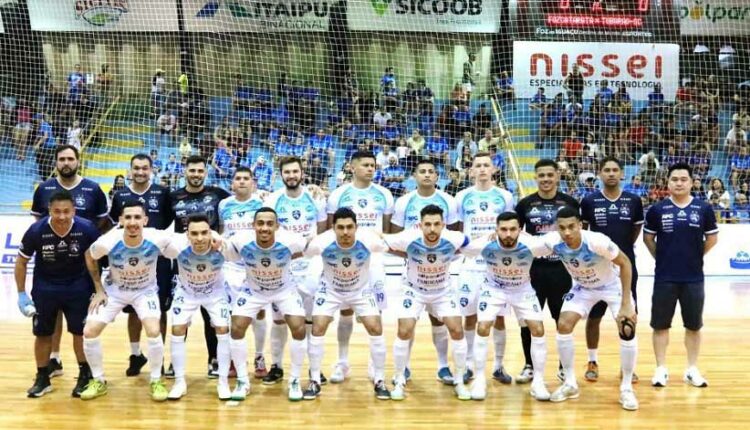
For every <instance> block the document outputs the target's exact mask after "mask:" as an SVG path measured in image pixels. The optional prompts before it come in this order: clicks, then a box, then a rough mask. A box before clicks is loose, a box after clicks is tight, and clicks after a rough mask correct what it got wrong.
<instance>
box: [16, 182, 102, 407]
mask: <svg viewBox="0 0 750 430" xmlns="http://www.w3.org/2000/svg"><path fill="white" fill-rule="evenodd" d="M47 207H48V208H49V215H48V216H46V217H44V218H42V219H41V220H39V221H37V222H35V223H34V224H33V225H32V226H31V227H29V229H28V230H27V231H26V233H24V235H23V239H22V240H21V247H20V248H19V250H18V258H17V259H16V267H15V280H16V289H17V290H18V307H19V309H21V312H22V313H23V314H24V315H26V316H28V317H33V318H34V325H33V333H34V336H35V340H34V356H35V358H36V367H37V374H36V380H35V381H34V385H33V386H32V387H31V388H29V390H28V391H27V394H28V396H29V397H41V396H43V395H45V394H46V393H49V392H50V391H52V385H51V384H50V380H49V378H50V375H49V373H50V366H49V362H50V352H51V347H52V334H53V332H54V330H55V324H56V321H57V315H58V313H59V312H62V313H63V314H64V315H65V319H66V320H67V321H68V331H69V332H70V333H71V334H72V335H73V350H74V351H75V354H76V359H77V360H78V369H79V370H78V383H77V384H76V387H75V388H74V389H73V397H80V395H81V392H82V391H83V389H84V387H85V384H86V383H87V382H88V380H89V378H91V369H90V368H89V365H88V363H86V356H85V355H84V353H83V337H82V336H83V322H84V321H85V320H86V314H87V311H88V305H89V299H90V298H91V293H92V291H93V284H92V283H91V278H90V277H89V276H88V273H87V272H86V269H85V267H86V263H85V257H84V253H85V252H86V251H88V248H89V246H91V244H92V243H94V241H95V240H96V239H97V238H98V237H99V231H98V230H97V229H96V227H95V226H94V224H92V223H91V222H90V221H88V220H86V219H83V218H79V217H77V216H76V215H75V213H76V210H75V206H74V203H73V196H72V195H71V194H70V193H69V192H68V191H57V192H55V193H54V194H52V196H51V197H50V199H49V201H48V203H47ZM31 257H34V277H33V279H32V286H31V296H32V298H33V301H32V299H30V298H29V296H28V295H27V294H26V272H27V270H28V264H29V260H30V259H31ZM30 305H33V306H34V307H35V308H36V313H35V314H30V313H29V312H28V310H27V307H29V306H30Z"/></svg>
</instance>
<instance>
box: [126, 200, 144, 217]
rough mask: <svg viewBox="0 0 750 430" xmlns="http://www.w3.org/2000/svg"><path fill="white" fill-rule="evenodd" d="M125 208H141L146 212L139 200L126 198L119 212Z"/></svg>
mask: <svg viewBox="0 0 750 430" xmlns="http://www.w3.org/2000/svg"><path fill="white" fill-rule="evenodd" d="M127 208H141V210H142V211H143V213H144V214H145V213H146V206H145V205H144V204H143V203H141V202H140V200H135V199H133V200H128V201H126V202H125V203H123V204H122V211H121V212H120V213H124V212H125V209H127Z"/></svg>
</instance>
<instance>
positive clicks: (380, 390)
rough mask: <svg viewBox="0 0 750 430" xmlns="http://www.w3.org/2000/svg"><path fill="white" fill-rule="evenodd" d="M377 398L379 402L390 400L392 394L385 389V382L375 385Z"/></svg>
mask: <svg viewBox="0 0 750 430" xmlns="http://www.w3.org/2000/svg"><path fill="white" fill-rule="evenodd" d="M374 389H375V398H376V399H378V400H390V398H391V392H390V391H388V388H386V387H385V382H383V381H382V380H380V381H378V382H376V383H375V388H374Z"/></svg>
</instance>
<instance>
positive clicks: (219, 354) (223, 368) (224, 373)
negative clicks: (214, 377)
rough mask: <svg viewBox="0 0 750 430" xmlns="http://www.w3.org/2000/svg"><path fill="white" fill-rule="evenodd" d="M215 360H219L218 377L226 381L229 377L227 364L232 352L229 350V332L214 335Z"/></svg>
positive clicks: (230, 359)
mask: <svg viewBox="0 0 750 430" xmlns="http://www.w3.org/2000/svg"><path fill="white" fill-rule="evenodd" d="M216 341H217V342H216V361H218V362H219V379H220V380H221V381H222V382H226V381H227V378H229V366H230V364H231V363H232V353H231V352H230V351H229V333H226V334H217V335H216Z"/></svg>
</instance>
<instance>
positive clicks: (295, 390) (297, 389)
mask: <svg viewBox="0 0 750 430" xmlns="http://www.w3.org/2000/svg"><path fill="white" fill-rule="evenodd" d="M302 397H303V396H302V385H300V383H299V378H292V380H291V381H289V400H290V401H292V402H297V401H299V400H302Z"/></svg>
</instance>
